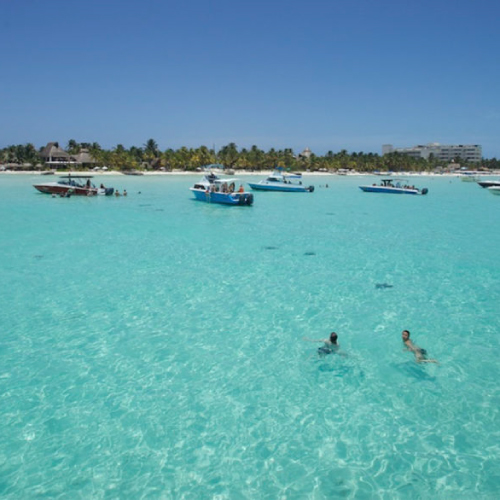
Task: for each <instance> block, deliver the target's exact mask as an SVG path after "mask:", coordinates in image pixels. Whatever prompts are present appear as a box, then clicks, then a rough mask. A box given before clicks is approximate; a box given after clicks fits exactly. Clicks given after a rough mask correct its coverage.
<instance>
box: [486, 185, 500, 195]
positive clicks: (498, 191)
mask: <svg viewBox="0 0 500 500" xmlns="http://www.w3.org/2000/svg"><path fill="white" fill-rule="evenodd" d="M486 189H487V190H488V191H489V192H490V193H491V194H499V195H500V186H490V187H488V188H486Z"/></svg>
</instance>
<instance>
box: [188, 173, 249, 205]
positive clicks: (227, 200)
mask: <svg viewBox="0 0 500 500" xmlns="http://www.w3.org/2000/svg"><path fill="white" fill-rule="evenodd" d="M237 180H238V179H235V178H227V179H226V178H221V177H219V176H218V175H216V174H214V173H213V172H208V173H206V174H205V175H204V176H203V178H202V179H201V180H200V181H199V182H197V183H196V184H195V185H194V186H193V187H191V188H189V189H190V190H191V192H192V193H193V195H194V197H195V198H196V199H197V200H198V201H204V202H206V203H220V204H222V205H240V206H242V205H246V206H250V205H252V204H253V194H252V193H248V192H246V191H245V190H244V189H243V185H241V186H240V189H239V190H238V191H236V181H237Z"/></svg>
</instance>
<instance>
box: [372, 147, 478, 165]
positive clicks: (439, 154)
mask: <svg viewBox="0 0 500 500" xmlns="http://www.w3.org/2000/svg"><path fill="white" fill-rule="evenodd" d="M389 153H401V154H404V155H408V156H411V157H412V158H425V159H426V160H427V159H429V158H430V156H431V155H432V156H433V157H434V158H436V159H438V160H441V161H443V162H451V161H453V160H455V159H456V158H460V159H461V160H463V161H470V162H480V161H481V159H482V157H483V150H482V147H481V146H480V145H479V144H458V145H444V144H439V143H437V142H432V143H429V144H426V145H418V146H413V147H409V148H395V147H393V145H392V144H384V145H383V146H382V155H386V154H389Z"/></svg>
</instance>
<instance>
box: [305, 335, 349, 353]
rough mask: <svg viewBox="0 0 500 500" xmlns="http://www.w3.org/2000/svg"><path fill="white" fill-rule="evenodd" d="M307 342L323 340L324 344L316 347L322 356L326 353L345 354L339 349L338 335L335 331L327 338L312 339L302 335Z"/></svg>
mask: <svg viewBox="0 0 500 500" xmlns="http://www.w3.org/2000/svg"><path fill="white" fill-rule="evenodd" d="M304 340H306V341H307V342H324V343H325V345H323V346H321V347H318V354H319V355H320V356H321V357H323V356H326V355H328V354H340V355H341V356H345V354H344V353H343V352H342V351H341V350H340V345H339V344H338V342H337V340H338V335H337V334H336V333H335V332H332V333H330V337H329V338H327V339H319V340H313V339H308V338H305V337H304Z"/></svg>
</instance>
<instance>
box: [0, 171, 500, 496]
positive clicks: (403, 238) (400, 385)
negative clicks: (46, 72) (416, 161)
mask: <svg viewBox="0 0 500 500" xmlns="http://www.w3.org/2000/svg"><path fill="white" fill-rule="evenodd" d="M197 179H198V178H197V177H192V176H169V177H167V176H162V177H125V176H116V177H112V176H110V177H106V178H105V182H106V183H107V184H109V185H112V186H114V187H115V188H118V189H120V191H121V190H122V189H123V188H126V189H127V191H128V192H129V196H128V197H127V198H123V197H122V198H114V197H112V198H107V197H98V198H92V199H88V198H80V197H72V198H70V199H61V198H51V197H50V196H47V195H42V194H39V193H37V192H36V191H35V189H34V188H33V187H32V184H33V182H35V181H39V180H40V177H38V176H33V177H31V176H26V175H22V176H21V175H19V176H16V175H12V176H8V175H4V176H1V177H0V211H1V214H2V216H1V218H0V235H1V240H0V254H1V256H2V257H1V260H0V275H1V277H2V286H1V296H0V299H1V308H0V327H1V335H0V497H1V498H6V499H18V498H23V499H31V498H58V499H75V498H82V499H89V498H93V499H94V498H95V499H108V498H109V499H111V498H151V499H152V498H165V499H205V498H206V499H219V500H220V499H231V500H232V499H258V498H269V499H335V498H349V499H378V498H380V499H417V498H422V499H427V498H433V499H441V498H442V499H451V498H453V499H471V498H484V499H490V498H491V499H493V498H498V496H499V493H500V444H499V443H500V440H499V434H500V389H499V384H498V379H499V363H498V352H499V347H500V346H499V330H500V320H499V315H498V313H499V303H500V266H499V265H498V249H499V248H500V231H499V230H498V228H497V221H498V217H499V214H500V197H495V196H492V195H491V194H489V193H488V192H487V191H485V190H483V189H481V188H479V187H478V186H477V185H476V184H472V183H463V182H460V181H459V180H458V179H456V178H421V179H416V180H415V184H417V185H418V187H428V188H429V195H427V196H420V197H417V196H395V195H394V196H391V195H385V196H384V195H377V194H368V193H362V192H361V191H360V190H359V189H358V188H357V186H358V185H359V184H360V183H363V184H364V183H366V182H370V183H371V182H373V179H370V178H365V179H363V178H353V177H333V176H332V177H311V178H309V179H306V181H307V184H314V185H315V186H316V191H315V192H314V193H312V194H309V193H301V194H291V193H256V194H255V204H254V206H253V207H225V206H217V205H208V204H204V203H201V202H196V201H194V200H192V199H191V193H190V192H189V191H188V188H189V186H190V185H191V184H192V183H193V182H194V181H195V180H197ZM255 179H257V178H255ZM248 180H250V178H248ZM326 183H328V185H329V187H328V188H325V187H324V186H325V184H326ZM320 186H323V187H320ZM139 192H140V194H139ZM377 284H387V285H391V286H392V287H382V288H380V287H377ZM404 328H407V329H409V330H410V331H411V332H412V338H413V340H414V341H415V342H417V343H418V344H419V345H421V346H423V347H425V348H426V349H427V350H428V351H429V355H430V356H431V357H434V358H436V359H438V360H439V362H440V365H439V366H437V365H426V366H421V365H417V364H416V363H415V362H414V359H413V358H412V355H411V354H410V353H407V352H403V350H402V344H401V337H400V335H401V330H402V329H404ZM332 330H335V331H336V332H337V333H338V334H339V343H340V344H341V347H342V349H343V351H345V352H346V353H347V355H348V356H347V357H345V358H344V357H340V356H329V357H325V358H322V359H320V358H318V357H317V355H316V348H317V347H318V346H319V345H321V344H312V343H309V342H304V341H303V337H309V338H313V339H321V338H325V337H327V336H328V334H329V333H330V331H332Z"/></svg>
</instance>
